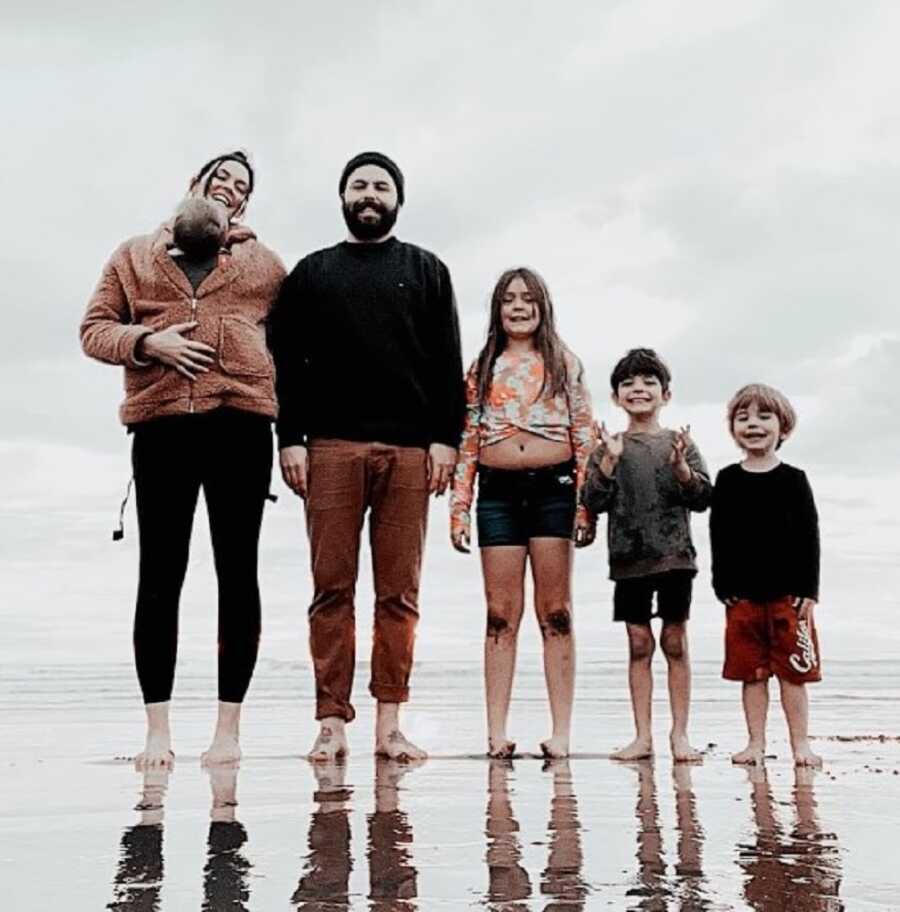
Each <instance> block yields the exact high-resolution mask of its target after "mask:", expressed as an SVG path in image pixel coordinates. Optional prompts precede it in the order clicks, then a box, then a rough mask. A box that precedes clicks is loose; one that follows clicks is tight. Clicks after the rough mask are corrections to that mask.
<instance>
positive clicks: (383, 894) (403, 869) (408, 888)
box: [368, 757, 425, 912]
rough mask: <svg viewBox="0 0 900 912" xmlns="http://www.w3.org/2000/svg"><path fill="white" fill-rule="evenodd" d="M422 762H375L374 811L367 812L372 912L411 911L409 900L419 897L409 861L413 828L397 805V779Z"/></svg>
mask: <svg viewBox="0 0 900 912" xmlns="http://www.w3.org/2000/svg"><path fill="white" fill-rule="evenodd" d="M424 762H425V761H423V760H419V761H415V762H410V763H397V762H396V761H395V760H387V759H384V758H382V757H379V758H378V759H376V761H375V812H374V813H373V814H370V815H369V818H368V829H369V848H368V856H369V899H370V901H371V904H370V906H369V909H370V910H372V912H413V910H415V909H416V908H418V906H417V904H416V903H411V902H409V900H411V899H415V898H416V896H418V871H417V870H416V868H415V867H414V865H413V864H412V855H411V854H410V848H411V846H412V842H413V832H412V827H411V826H410V823H409V818H408V817H407V816H406V813H405V812H404V811H402V810H401V809H400V807H399V785H400V780H401V779H402V778H403V777H404V776H405V775H407V773H409V772H411V771H412V770H414V769H417V768H418V767H420V766H422V765H423V763H424Z"/></svg>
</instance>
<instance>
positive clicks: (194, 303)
mask: <svg viewBox="0 0 900 912" xmlns="http://www.w3.org/2000/svg"><path fill="white" fill-rule="evenodd" d="M196 320H197V298H196V297H192V298H191V322H192V323H194V322H196ZM188 382H189V383H190V387H189V389H190V401H189V403H188V411H189V412H190V413H191V414H193V413H194V381H193V380H189V381H188Z"/></svg>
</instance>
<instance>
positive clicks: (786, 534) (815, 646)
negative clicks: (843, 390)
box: [709, 383, 822, 766]
mask: <svg viewBox="0 0 900 912" xmlns="http://www.w3.org/2000/svg"><path fill="white" fill-rule="evenodd" d="M796 423H797V416H796V414H795V412H794V409H793V407H792V406H791V404H790V402H788V400H787V399H786V398H785V396H783V395H782V394H781V393H780V392H778V390H775V389H773V388H772V387H770V386H765V385H764V384H761V383H753V384H750V385H748V386H745V387H743V388H742V389H740V390H738V392H737V393H736V394H735V396H734V398H733V399H732V400H731V402H730V403H729V404H728V427H729V429H730V431H731V435H732V437H734V440H735V442H736V443H737V445H738V446H739V447H740V448H741V449H742V450H743V452H744V457H745V458H744V460H743V462H741V463H736V464H734V465H730V466H727V467H726V468H724V469H722V470H721V471H720V472H719V474H718V476H717V478H716V484H715V488H714V490H713V499H712V509H711V513H710V522H709V527H710V538H711V541H712V575H713V589H714V590H715V593H716V596H717V597H718V598H719V599H720V600H721V601H722V602H724V603H725V606H726V613H727V614H726V616H727V621H726V628H725V666H724V669H723V671H722V676H723V677H724V678H727V679H728V680H732V681H742V682H743V685H744V689H743V702H744V714H745V716H746V718H747V729H748V732H749V743H748V744H747V747H746V749H744V750H742V751H740V752H739V753H737V754H735V755H734V756H733V757H732V760H733V761H734V762H735V763H745V764H761V763H762V762H763V757H764V755H765V747H766V715H767V711H768V706H769V685H768V681H769V678H770V677H771V676H772V675H773V674H774V675H775V676H776V677H777V678H778V681H779V684H780V685H781V705H782V706H783V707H784V714H785V717H786V718H787V723H788V729H789V731H790V737H791V748H792V750H793V753H794V762H795V763H796V765H797V766H818V765H820V764H821V762H822V761H821V758H820V757H817V756H816V755H815V754H814V753H813V752H812V750H811V749H810V746H809V737H808V733H807V729H808V720H809V710H808V700H807V694H806V684H807V683H812V682H814V681H819V680H821V678H822V672H821V667H820V664H819V643H818V638H817V635H816V628H815V625H814V621H813V611H814V608H815V606H816V602H817V601H818V598H819V528H818V518H817V515H816V506H815V503H814V501H813V495H812V490H811V489H810V486H809V482H808V481H807V479H806V475H805V474H804V472H803V471H801V470H800V469H796V468H794V467H793V466H789V465H786V464H785V463H783V462H781V461H780V460H779V459H778V456H777V455H776V453H775V451H776V450H777V449H778V448H779V447H780V446H781V444H782V443H783V442H784V440H785V439H787V437H788V436H789V435H790V433H791V432H792V431H793V429H794V426H795V425H796Z"/></svg>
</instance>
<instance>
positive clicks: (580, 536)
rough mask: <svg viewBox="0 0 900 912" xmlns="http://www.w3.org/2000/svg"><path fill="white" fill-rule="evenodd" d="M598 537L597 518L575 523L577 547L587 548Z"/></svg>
mask: <svg viewBox="0 0 900 912" xmlns="http://www.w3.org/2000/svg"><path fill="white" fill-rule="evenodd" d="M596 537H597V520H596V519H594V520H590V519H588V520H579V521H578V522H576V523H575V547H576V548H586V547H587V546H588V545H590V544H592V543H593V541H594V539H595V538H596Z"/></svg>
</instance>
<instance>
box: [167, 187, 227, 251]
mask: <svg viewBox="0 0 900 912" xmlns="http://www.w3.org/2000/svg"><path fill="white" fill-rule="evenodd" d="M227 231H228V213H227V212H226V211H225V209H224V208H223V207H222V206H220V205H219V204H218V203H213V202H211V201H210V200H208V199H204V198H202V197H189V198H188V199H186V200H185V201H184V202H183V203H182V204H181V205H180V206H179V207H178V209H177V210H176V212H175V223H174V225H173V226H172V238H173V240H174V241H175V244H176V246H177V247H178V248H179V249H180V250H181V251H182V253H183V254H184V255H185V257H186V258H187V259H189V260H193V261H194V262H201V261H203V260H208V259H210V257H213V256H215V255H216V253H218V252H219V248H220V247H221V246H222V244H223V242H224V240H225V234H226V232H227Z"/></svg>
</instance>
